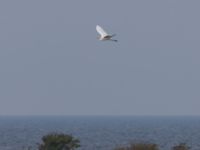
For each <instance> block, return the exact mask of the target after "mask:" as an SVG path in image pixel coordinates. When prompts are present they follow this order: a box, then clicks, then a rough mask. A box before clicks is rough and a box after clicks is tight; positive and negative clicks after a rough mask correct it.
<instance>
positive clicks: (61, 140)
mask: <svg viewBox="0 0 200 150" xmlns="http://www.w3.org/2000/svg"><path fill="white" fill-rule="evenodd" d="M79 147H80V141H79V139H76V138H74V137H73V136H72V135H68V134H63V133H60V134H59V133H50V134H47V135H45V136H43V137H42V143H40V144H38V149H37V150H75V149H77V148H79ZM27 150H32V149H31V147H29V148H28V149H27ZM113 150H160V149H159V146H158V145H157V144H154V143H145V142H141V143H132V144H130V145H127V146H119V147H116V148H114V149H113ZM170 150H190V147H189V146H187V144H186V143H180V144H178V145H175V146H173V147H172V148H171V149H170Z"/></svg>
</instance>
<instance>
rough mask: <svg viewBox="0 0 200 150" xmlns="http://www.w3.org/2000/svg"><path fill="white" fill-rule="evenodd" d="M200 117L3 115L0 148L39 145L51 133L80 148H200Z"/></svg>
mask: <svg viewBox="0 0 200 150" xmlns="http://www.w3.org/2000/svg"><path fill="white" fill-rule="evenodd" d="M199 124H200V117H136V116H135V117H130V116H126V117H125V116H124V117H116V116H115V117H111V116H110V117H108V116H107V117H105V116H101V117H100V116H99V117H98V116H93V117H91V116H87V117H86V116H85V117H83V116H76V117H73V116H68V117H64V116H62V117H58V116H57V117H50V116H49V117H47V116H46V117H44V116H43V117H0V135H1V136H0V149H1V150H19V149H22V148H23V147H24V148H28V147H30V146H31V147H32V148H33V150H34V149H36V148H37V143H41V138H42V136H44V135H46V134H49V133H51V132H58V133H60V132H61V133H66V134H72V135H73V136H74V137H75V138H78V139H79V140H80V144H81V147H80V150H112V149H114V148H116V147H117V146H122V145H128V144H130V143H131V142H134V143H137V142H148V143H155V144H157V145H158V146H159V149H161V150H169V149H171V148H172V147H173V146H174V145H177V144H179V143H186V144H187V145H188V146H190V147H191V148H192V150H199V147H200V144H199V139H200V126H199Z"/></svg>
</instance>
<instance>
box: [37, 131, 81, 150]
mask: <svg viewBox="0 0 200 150" xmlns="http://www.w3.org/2000/svg"><path fill="white" fill-rule="evenodd" d="M79 143H80V141H79V140H78V139H75V138H74V137H73V136H71V135H68V134H62V133H61V134H58V133H51V134H48V135H45V136H43V137H42V143H41V144H39V145H38V150H74V149H76V148H78V147H80V144H79Z"/></svg>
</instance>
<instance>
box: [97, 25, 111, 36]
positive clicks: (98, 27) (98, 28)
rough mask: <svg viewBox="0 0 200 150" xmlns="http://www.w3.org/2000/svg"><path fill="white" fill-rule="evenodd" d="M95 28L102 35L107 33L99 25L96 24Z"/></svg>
mask: <svg viewBox="0 0 200 150" xmlns="http://www.w3.org/2000/svg"><path fill="white" fill-rule="evenodd" d="M96 30H97V32H98V33H99V34H100V35H101V36H103V37H104V36H107V35H108V33H106V31H105V30H104V29H103V28H102V27H100V26H99V25H97V26H96Z"/></svg>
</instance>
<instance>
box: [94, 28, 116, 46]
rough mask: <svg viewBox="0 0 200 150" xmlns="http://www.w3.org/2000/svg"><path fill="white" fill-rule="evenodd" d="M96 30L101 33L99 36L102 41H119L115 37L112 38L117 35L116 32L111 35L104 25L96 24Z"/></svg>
mask: <svg viewBox="0 0 200 150" xmlns="http://www.w3.org/2000/svg"><path fill="white" fill-rule="evenodd" d="M96 30H97V32H98V33H99V34H100V37H99V40H101V41H107V40H109V41H114V42H117V40H115V39H112V37H114V36H115V34H113V35H110V34H108V33H107V32H106V31H105V30H104V29H103V28H102V27H100V26H99V25H97V26H96Z"/></svg>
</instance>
